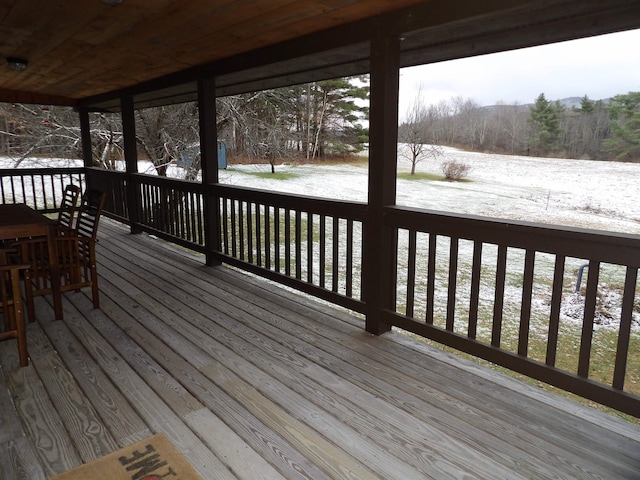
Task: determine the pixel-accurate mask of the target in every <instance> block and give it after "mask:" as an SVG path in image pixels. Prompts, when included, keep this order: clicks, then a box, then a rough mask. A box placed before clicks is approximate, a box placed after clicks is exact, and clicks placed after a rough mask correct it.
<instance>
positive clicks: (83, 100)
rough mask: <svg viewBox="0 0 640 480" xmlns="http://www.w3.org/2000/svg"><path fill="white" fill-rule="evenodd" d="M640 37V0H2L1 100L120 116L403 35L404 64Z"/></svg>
mask: <svg viewBox="0 0 640 480" xmlns="http://www.w3.org/2000/svg"><path fill="white" fill-rule="evenodd" d="M631 28H640V2H638V0H545V1H544V2H540V1H537V0H536V1H534V0H490V1H482V2H480V1H478V0H456V1H450V0H207V1H195V0H192V1H189V0H82V1H81V0H56V1H42V0H0V56H2V57H19V58H23V59H25V60H27V61H28V67H27V68H26V69H25V70H24V71H14V70H11V69H10V68H9V67H8V64H7V63H5V64H0V102H23V103H42V104H46V103H49V104H59V105H78V104H81V105H84V106H87V107H89V108H92V109H99V110H107V111H115V110H117V109H118V108H119V95H122V94H124V95H131V96H132V97H133V98H134V102H135V104H136V106H137V107H143V106H152V105H159V104H162V103H168V102H176V101H185V100H191V99H193V98H194V95H195V91H196V80H197V79H198V78H203V77H207V76H214V77H216V85H217V94H219V95H226V94H232V93H238V92H241V91H251V90H257V89H260V88H273V87H277V86H282V85H287V84H293V83H303V82H308V81H313V80H319V79H322V78H332V77H339V76H348V75H354V74H360V73H366V72H368V68H369V57H370V51H369V46H370V40H371V38H372V37H373V36H374V35H375V34H376V32H377V31H379V30H381V29H382V30H385V31H387V32H394V33H396V34H399V35H400V36H401V37H402V39H403V41H402V42H401V49H402V59H401V63H402V66H409V65H416V64H420V63H429V62H436V61H441V60H447V59H451V58H458V57H464V56H471V55H479V54H482V53H489V52H495V51H501V50H507V49H513V48H519V47H525V46H531V45H538V44H543V43H549V42H554V41H561V40H568V39H572V38H579V37H584V36H589V35H596V34H601V33H609V32H613V31H618V30H624V29H631Z"/></svg>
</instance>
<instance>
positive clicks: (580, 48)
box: [399, 30, 640, 119]
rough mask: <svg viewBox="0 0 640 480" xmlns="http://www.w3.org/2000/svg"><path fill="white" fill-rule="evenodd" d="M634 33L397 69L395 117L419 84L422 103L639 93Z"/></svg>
mask: <svg viewBox="0 0 640 480" xmlns="http://www.w3.org/2000/svg"><path fill="white" fill-rule="evenodd" d="M639 47H640V30H633V31H629V32H621V33H614V34H609V35H601V36H598V37H591V38H586V39H581V40H573V41H570V42H562V43H558V44H553V45H545V46H541V47H532V48H525V49H520V50H514V51H511V52H503V53H496V54H491V55H483V56H479V57H472V58H467V59H463V60H452V61H448V62H440V63H436V64H431V65H423V66H419V67H411V68H405V69H402V70H401V72H400V106H399V108H400V110H399V114H400V118H401V119H402V118H403V117H404V116H405V113H406V111H407V109H408V108H409V106H410V105H411V102H412V100H413V99H414V98H415V96H416V94H417V92H418V89H419V88H420V85H421V84H422V97H423V101H424V103H426V104H431V103H434V104H437V103H438V102H440V101H442V100H449V99H451V98H454V97H457V96H461V97H462V98H464V99H467V98H471V99H473V100H475V101H477V102H478V103H479V104H480V105H494V104H496V103H497V102H499V101H502V102H504V103H508V104H512V103H516V102H517V103H519V104H526V103H533V101H534V100H535V98H536V97H537V96H538V95H539V94H540V93H544V94H545V96H546V97H547V99H549V100H558V99H561V98H567V97H582V96H584V95H588V96H589V98H591V99H592V100H599V99H603V98H608V97H611V96H613V95H618V94H624V93H628V92H630V91H640V48H639Z"/></svg>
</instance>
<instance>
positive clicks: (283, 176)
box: [242, 169, 300, 180]
mask: <svg viewBox="0 0 640 480" xmlns="http://www.w3.org/2000/svg"><path fill="white" fill-rule="evenodd" d="M242 174H243V175H251V176H252V177H256V178H267V179H269V180H292V179H294V178H298V177H299V176H300V175H298V174H297V173H294V172H279V171H278V170H277V169H276V172H275V173H271V171H268V172H264V171H253V172H252V171H250V170H243V171H242Z"/></svg>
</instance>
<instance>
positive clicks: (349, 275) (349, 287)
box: [344, 218, 353, 297]
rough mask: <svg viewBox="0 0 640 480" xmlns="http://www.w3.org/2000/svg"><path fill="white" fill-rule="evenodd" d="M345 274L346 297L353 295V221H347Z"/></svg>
mask: <svg viewBox="0 0 640 480" xmlns="http://www.w3.org/2000/svg"><path fill="white" fill-rule="evenodd" d="M346 260H347V266H346V268H347V272H346V282H345V283H346V284H345V292H344V294H345V295H346V296H347V297H351V296H352V295H353V220H351V219H350V218H349V219H347V259H346Z"/></svg>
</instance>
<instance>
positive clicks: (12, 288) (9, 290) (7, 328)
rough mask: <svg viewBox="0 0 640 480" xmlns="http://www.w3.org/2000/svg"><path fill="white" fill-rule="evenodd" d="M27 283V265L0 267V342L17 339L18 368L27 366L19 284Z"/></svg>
mask: <svg viewBox="0 0 640 480" xmlns="http://www.w3.org/2000/svg"><path fill="white" fill-rule="evenodd" d="M22 280H24V281H25V283H26V282H28V281H29V265H0V315H1V320H2V321H1V326H2V328H1V329H0V340H8V339H17V340H18V355H19V357H20V366H22V367H26V366H27V365H28V364H29V355H28V353H27V330H26V327H25V324H24V307H23V302H22V290H21V282H22Z"/></svg>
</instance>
